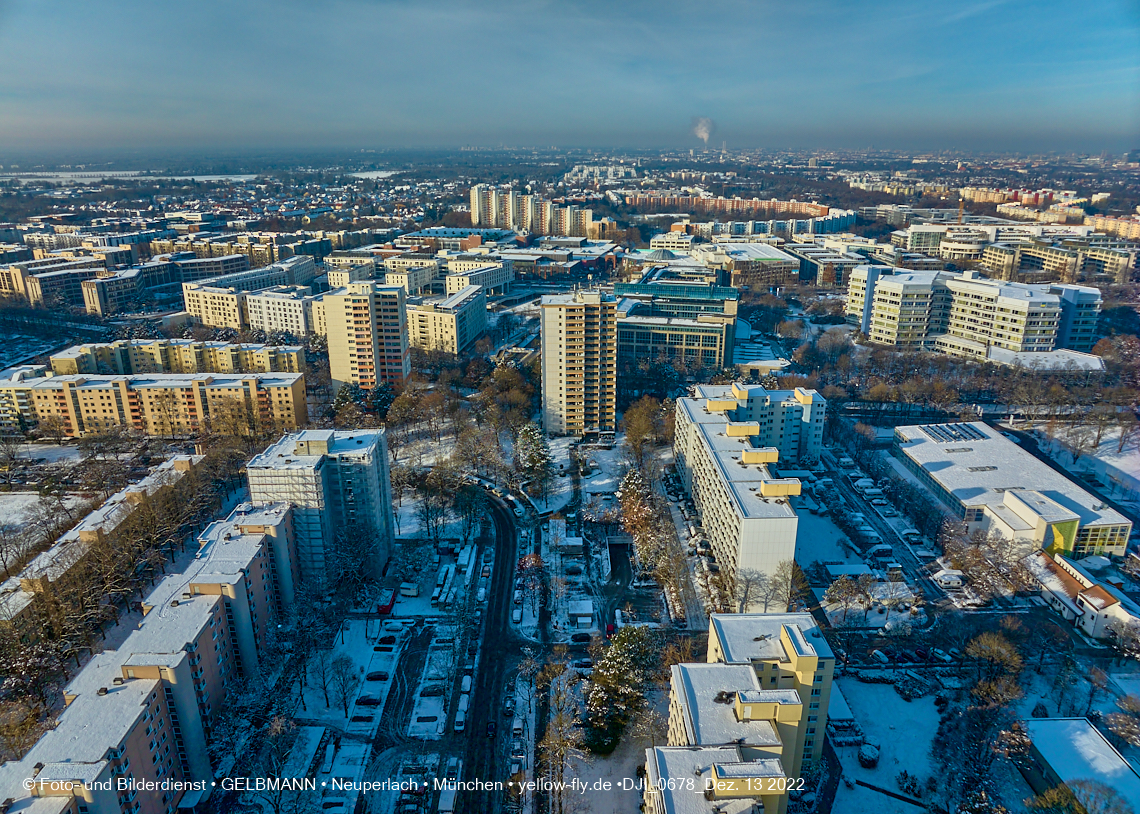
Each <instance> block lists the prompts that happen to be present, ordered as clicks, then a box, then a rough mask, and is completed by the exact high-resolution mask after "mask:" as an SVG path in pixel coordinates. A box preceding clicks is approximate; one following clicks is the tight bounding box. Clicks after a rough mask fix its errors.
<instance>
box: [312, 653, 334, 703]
mask: <svg viewBox="0 0 1140 814" xmlns="http://www.w3.org/2000/svg"><path fill="white" fill-rule="evenodd" d="M327 655H328V654H327V653H325V654H322V653H319V652H318V653H315V654H314V656H315V658H313V659H312V660H310V662H309V672H310V673H311V674H312V675H313V677H314V678H315V679H316V681H317V686H318V687H320V688H321V692H322V693H323V694H324V696H325V706H326V707H331V706H332V701H331V700H330V699H329V687H331V686H332V681H333V669H332V661H331V660H330V659H329V658H327Z"/></svg>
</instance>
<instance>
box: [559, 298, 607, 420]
mask: <svg viewBox="0 0 1140 814" xmlns="http://www.w3.org/2000/svg"><path fill="white" fill-rule="evenodd" d="M542 423H543V427H544V428H545V429H546V431H547V432H548V433H550V434H551V435H574V436H578V437H581V436H583V435H586V434H587V433H596V432H614V431H616V429H617V302H616V301H615V300H614V298H613V296H611V295H609V294H605V293H603V292H601V291H574V292H571V293H569V294H554V295H550V296H545V297H543V298H542Z"/></svg>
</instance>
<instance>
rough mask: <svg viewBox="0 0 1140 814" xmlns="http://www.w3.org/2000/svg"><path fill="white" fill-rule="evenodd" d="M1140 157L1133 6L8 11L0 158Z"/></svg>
mask: <svg viewBox="0 0 1140 814" xmlns="http://www.w3.org/2000/svg"><path fill="white" fill-rule="evenodd" d="M696 116H708V117H711V118H712V119H713V120H714V121H715V122H716V124H717V130H716V132H715V134H714V135H713V137H712V142H713V143H715V144H717V145H718V146H719V144H720V143H721V141H722V140H723V141H727V142H728V144H729V145H730V146H736V147H764V146H767V147H810V148H815V147H865V146H868V145H872V144H873V145H875V146H876V147H900V148H914V149H938V148H964V149H998V150H1026V151H1030V150H1031V151H1036V150H1049V149H1057V150H1068V149H1078V150H1092V151H1099V150H1102V149H1110V150H1114V151H1117V150H1123V149H1128V148H1134V147H1140V2H1137V0H1131V1H1126V2H1118V1H1116V0H1104V1H1103V2H1093V3H1080V4H1078V3H1072V2H1053V0H1036V1H1035V2H1034V1H1033V0H1027V1H1024V2H1014V1H1013V0H1010V1H1009V2H1004V1H1003V0H981V1H980V2H971V0H958V1H957V2H942V0H919V2H914V0H907V1H906V2H893V0H882V1H877V2H830V1H828V2H825V1H824V0H796V2H780V3H776V2H767V0H755V1H754V2H744V1H743V0H699V1H693V2H690V1H689V0H657V1H656V2H652V1H650V0H645V1H644V2H643V0H628V1H627V2H622V0H611V2H601V1H600V0H581V1H580V2H574V1H573V0H561V2H555V1H554V0H407V1H406V2H405V0H197V2H194V3H172V2H167V0H145V1H144V0H99V1H98V2H93V1H92V0H38V1H36V0H0V151H8V150H11V151H15V150H30V149H35V150H45V149H48V150H50V149H92V150H94V149H98V150H100V151H108V150H109V151H123V152H128V151H134V150H145V151H152V150H160V151H161V150H164V149H207V150H208V149H211V148H213V149H219V148H225V149H250V148H256V149H295V148H357V147H413V146H440V147H451V146H460V145H479V146H496V145H499V144H505V145H509V146H523V145H542V146H546V145H558V146H614V147H619V146H628V147H640V146H646V147H659V146H660V147H672V146H699V142H698V141H697V139H696V138H695V137H694V136H693V135H692V133H691V127H692V121H693V118H694V117H696Z"/></svg>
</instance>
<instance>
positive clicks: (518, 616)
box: [511, 608, 522, 625]
mask: <svg viewBox="0 0 1140 814" xmlns="http://www.w3.org/2000/svg"><path fill="white" fill-rule="evenodd" d="M511 621H512V622H514V623H515V624H516V625H517V624H518V623H519V622H521V621H522V608H515V609H514V610H513V611H511Z"/></svg>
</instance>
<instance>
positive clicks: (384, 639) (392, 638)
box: [380, 636, 396, 644]
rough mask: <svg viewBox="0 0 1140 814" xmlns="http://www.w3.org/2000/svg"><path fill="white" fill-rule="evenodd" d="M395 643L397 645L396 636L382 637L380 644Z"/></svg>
mask: <svg viewBox="0 0 1140 814" xmlns="http://www.w3.org/2000/svg"><path fill="white" fill-rule="evenodd" d="M395 643H396V637H395V636H381V637H380V644H395Z"/></svg>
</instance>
